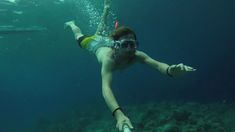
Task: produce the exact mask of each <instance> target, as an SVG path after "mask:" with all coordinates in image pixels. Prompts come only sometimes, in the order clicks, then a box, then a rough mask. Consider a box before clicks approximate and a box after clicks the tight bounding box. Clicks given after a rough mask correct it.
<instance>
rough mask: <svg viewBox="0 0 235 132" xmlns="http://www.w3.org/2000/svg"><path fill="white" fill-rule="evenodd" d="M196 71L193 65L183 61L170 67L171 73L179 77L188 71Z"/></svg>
mask: <svg viewBox="0 0 235 132" xmlns="http://www.w3.org/2000/svg"><path fill="white" fill-rule="evenodd" d="M192 71H196V69H194V68H193V67H190V66H186V65H184V64H183V63H180V64H178V65H171V66H170V67H169V71H168V72H169V74H170V75H172V76H173V77H179V76H182V75H184V74H185V73H187V72H192Z"/></svg>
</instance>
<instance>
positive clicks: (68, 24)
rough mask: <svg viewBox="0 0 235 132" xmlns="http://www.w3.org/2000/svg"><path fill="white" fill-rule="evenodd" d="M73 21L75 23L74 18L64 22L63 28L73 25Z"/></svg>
mask: <svg viewBox="0 0 235 132" xmlns="http://www.w3.org/2000/svg"><path fill="white" fill-rule="evenodd" d="M74 23H75V21H74V20H72V21H68V22H65V23H64V29H67V28H68V27H70V26H71V25H73V24H74Z"/></svg>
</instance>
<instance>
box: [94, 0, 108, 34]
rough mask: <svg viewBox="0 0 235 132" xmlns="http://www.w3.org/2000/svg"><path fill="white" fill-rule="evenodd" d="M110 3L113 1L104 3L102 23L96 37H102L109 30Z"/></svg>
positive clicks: (106, 0)
mask: <svg viewBox="0 0 235 132" xmlns="http://www.w3.org/2000/svg"><path fill="white" fill-rule="evenodd" d="M110 1H111V0H105V1H104V10H103V14H102V16H101V21H100V23H99V25H98V28H97V30H96V33H95V34H96V35H102V32H104V31H105V30H106V28H107V21H108V15H109V12H110Z"/></svg>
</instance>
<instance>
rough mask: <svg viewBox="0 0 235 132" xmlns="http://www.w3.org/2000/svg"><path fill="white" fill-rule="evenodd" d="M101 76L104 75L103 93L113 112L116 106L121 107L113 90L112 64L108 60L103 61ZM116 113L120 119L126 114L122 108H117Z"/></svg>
mask: <svg viewBox="0 0 235 132" xmlns="http://www.w3.org/2000/svg"><path fill="white" fill-rule="evenodd" d="M101 77H102V95H103V97H104V100H105V102H106V104H107V106H108V107H109V109H110V111H111V112H113V111H114V110H115V109H116V108H118V107H119V105H118V103H117V101H116V99H115V97H114V95H113V92H112V88H111V87H112V86H111V85H112V70H111V64H110V63H109V62H108V61H102V68H101ZM114 115H115V117H116V119H117V120H118V118H120V117H121V116H123V115H124V114H123V113H122V111H121V110H117V111H116V112H115V114H114Z"/></svg>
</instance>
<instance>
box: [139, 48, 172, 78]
mask: <svg viewBox="0 0 235 132" xmlns="http://www.w3.org/2000/svg"><path fill="white" fill-rule="evenodd" d="M136 56H137V60H138V61H139V62H141V63H144V64H147V65H149V66H151V67H152V68H154V69H156V70H158V71H159V72H160V73H162V74H165V75H167V68H168V67H169V65H168V64H166V63H163V62H159V61H157V60H154V59H152V58H151V57H150V56H148V55H147V54H146V53H144V52H142V51H136Z"/></svg>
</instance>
